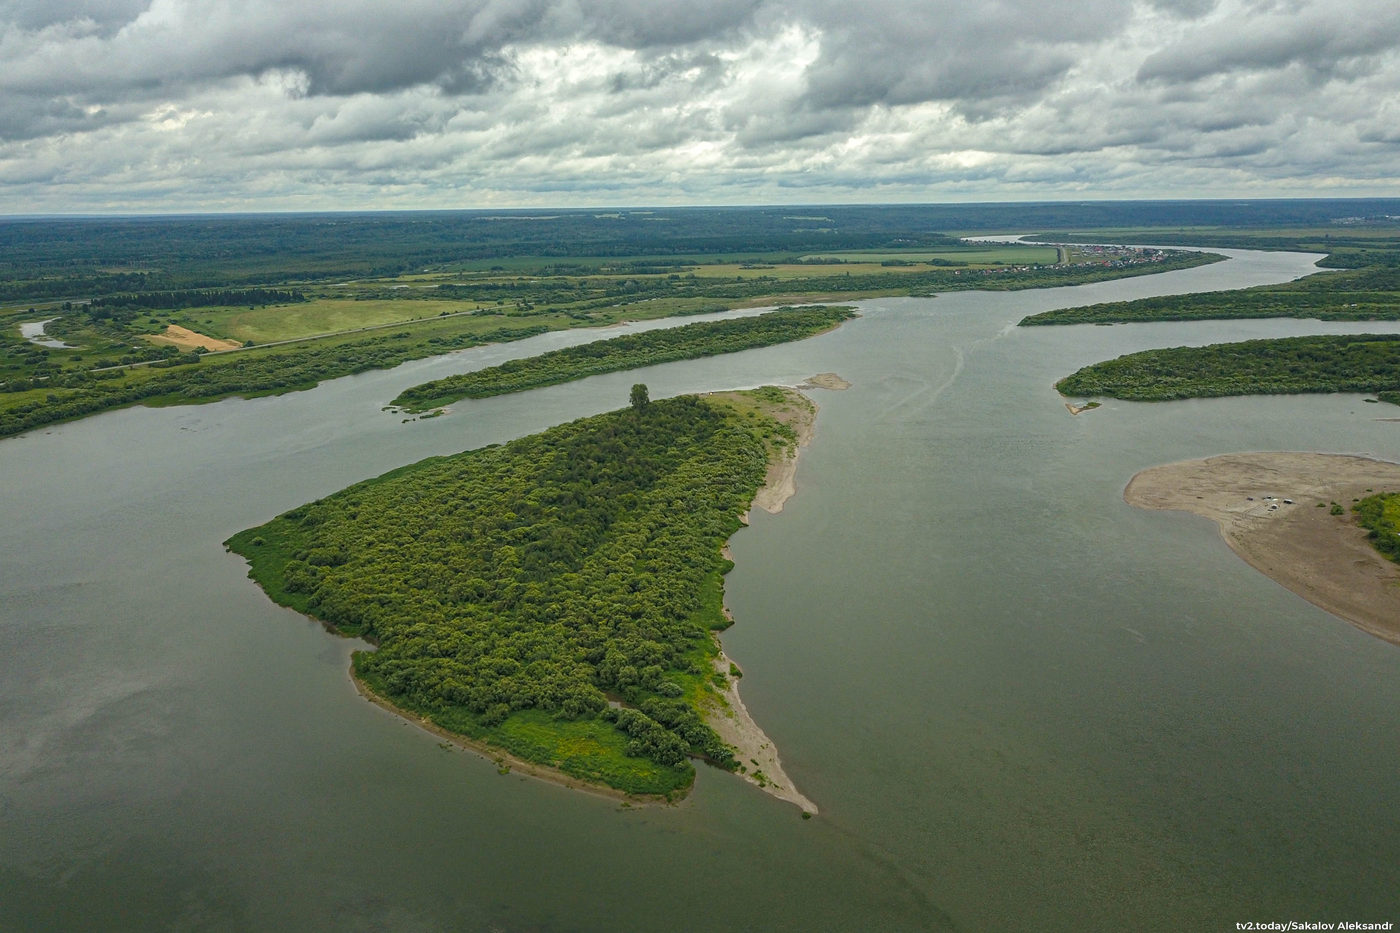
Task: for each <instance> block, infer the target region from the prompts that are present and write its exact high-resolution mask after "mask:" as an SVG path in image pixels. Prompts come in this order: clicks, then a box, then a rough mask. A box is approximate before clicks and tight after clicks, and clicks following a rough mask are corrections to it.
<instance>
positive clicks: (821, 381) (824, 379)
mask: <svg viewBox="0 0 1400 933" xmlns="http://www.w3.org/2000/svg"><path fill="white" fill-rule="evenodd" d="M850 387H851V384H850V383H849V382H847V381H846V380H844V379H842V378H841V377H840V376H838V375H836V374H835V373H817V374H816V375H815V376H812V377H810V378H809V379H808V380H807V381H806V382H804V383H802V384H801V385H799V386H797V388H798V389H799V390H801V391H804V392H805V391H806V390H807V389H830V390H831V391H833V392H841V391H843V390H845V389H849V388H850Z"/></svg>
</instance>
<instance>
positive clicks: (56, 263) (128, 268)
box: [0, 199, 1400, 300]
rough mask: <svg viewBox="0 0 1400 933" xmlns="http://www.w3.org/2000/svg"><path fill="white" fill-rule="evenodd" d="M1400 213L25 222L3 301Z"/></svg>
mask: <svg viewBox="0 0 1400 933" xmlns="http://www.w3.org/2000/svg"><path fill="white" fill-rule="evenodd" d="M1397 216H1400V200H1397V199H1388V200H1284V201H1098V202H1087V203H1073V204H1069V203H1047V204H1016V203H1006V204H946V205H882V206H820V207H811V206H804V207H752V208H737V207H725V208H657V209H650V210H634V209H625V210H550V211H545V210H539V211H443V212H434V211H422V212H389V213H372V214H257V215H201V216H169V217H111V218H102V217H75V218H52V217H44V218H11V219H7V220H0V300H44V299H54V298H63V297H67V296H72V295H87V296H93V295H111V294H116V293H118V292H140V291H156V290H170V289H201V288H224V287H230V286H237V285H269V284H276V283H286V282H295V281H323V282H324V281H333V280H336V279H341V278H353V277H357V276H370V275H376V276H378V275H396V274H398V273H401V272H403V271H405V270H408V269H413V268H420V267H422V266H424V265H427V264H431V263H435V262H452V261H461V260H464V259H473V258H475V259H490V258H498V257H499V258H508V257H518V256H535V257H560V258H566V257H608V256H627V257H638V256H656V257H666V256H718V255H723V254H735V253H754V252H767V253H791V254H804V253H808V252H812V251H820V250H837V249H908V248H911V247H933V246H940V245H947V244H948V243H950V242H951V240H950V237H949V235H950V234H962V235H966V234H977V233H981V232H990V231H1029V230H1046V229H1063V228H1076V227H1077V228H1080V229H1085V228H1098V227H1139V226H1157V227H1162V226H1179V227H1187V226H1212V227H1221V228H1231V229H1252V228H1259V227H1264V226H1272V225H1297V226H1303V225H1306V226H1326V225H1329V224H1335V225H1340V226H1339V230H1345V224H1346V223H1347V222H1348V221H1349V219H1351V218H1371V219H1375V218H1381V219H1385V218H1389V217H1397ZM1186 238H1187V239H1189V240H1191V241H1192V243H1193V244H1196V245H1202V244H1205V240H1204V239H1203V238H1201V237H1199V236H1197V235H1196V234H1191V235H1189V236H1187V237H1186ZM1205 245H1208V244H1205Z"/></svg>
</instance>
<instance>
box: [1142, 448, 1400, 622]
mask: <svg viewBox="0 0 1400 933" xmlns="http://www.w3.org/2000/svg"><path fill="white" fill-rule="evenodd" d="M1392 490H1400V464H1396V463H1390V462H1388V461H1384V460H1374V459H1370V458H1367V457H1359V456H1352V455H1346V454H1316V453H1289V452H1278V453H1270V452H1263V453H1241V454H1226V455H1223V456H1218V457H1208V458H1206V459H1203V460H1187V461H1182V462H1180V463H1172V464H1166V465H1163V466H1156V467H1150V468H1148V469H1146V470H1142V471H1141V472H1139V473H1138V474H1136V475H1135V476H1134V477H1133V478H1132V479H1131V480H1130V481H1129V482H1128V485H1127V486H1126V487H1125V488H1124V490H1123V499H1124V501H1125V502H1127V503H1128V504H1129V505H1132V506H1135V507H1137V508H1142V509H1160V510H1176V511H1184V512H1191V513H1193V514H1195V515H1200V516H1203V517H1205V518H1209V519H1211V520H1213V521H1214V522H1215V523H1216V525H1217V526H1218V528H1219V531H1220V536H1221V537H1222V538H1223V539H1224V540H1225V543H1226V544H1227V545H1228V546H1229V547H1230V550H1232V551H1234V552H1235V553H1236V554H1237V555H1239V556H1240V557H1241V558H1242V559H1243V560H1244V561H1245V562H1247V563H1248V564H1249V565H1250V566H1251V567H1253V568H1254V569H1256V570H1258V571H1259V572H1260V573H1263V574H1264V575H1265V576H1267V577H1269V578H1270V579H1272V580H1274V581H1275V582H1276V583H1278V584H1280V585H1281V586H1283V587H1285V588H1286V589H1288V590H1290V591H1291V592H1293V593H1295V594H1297V595H1298V596H1301V597H1302V598H1303V599H1306V600H1307V601H1308V602H1310V603H1312V604H1313V605H1314V606H1317V607H1318V608H1320V609H1322V610H1324V611H1326V612H1329V613H1331V614H1332V615H1334V616H1337V617H1338V618H1340V619H1342V620H1344V621H1346V622H1348V623H1350V624H1351V625H1353V626H1355V627H1356V628H1358V629H1360V630H1361V631H1363V632H1366V633H1367V634H1370V635H1373V636H1375V637H1377V638H1380V639H1382V640H1384V641H1388V642H1390V643H1392V644H1397V645H1400V565H1397V564H1395V563H1393V562H1391V561H1389V560H1387V559H1386V558H1384V557H1382V556H1381V554H1380V553H1379V552H1378V551H1377V550H1376V549H1375V548H1374V547H1372V546H1371V544H1370V542H1369V540H1368V539H1367V532H1366V530H1365V529H1363V528H1361V527H1359V526H1358V525H1357V524H1356V522H1355V519H1354V517H1353V516H1352V514H1351V504H1352V499H1359V498H1364V497H1365V496H1367V495H1370V494H1371V493H1372V492H1385V491H1392ZM1267 497H1273V498H1267ZM1289 499H1291V500H1292V502H1285V500H1289ZM1333 502H1335V503H1338V504H1340V505H1341V506H1342V508H1344V509H1345V510H1346V512H1345V514H1343V515H1333V514H1331V510H1330V508H1329V507H1328V506H1329V505H1330V504H1331V503H1333ZM1318 503H1322V504H1323V506H1324V507H1323V508H1318Z"/></svg>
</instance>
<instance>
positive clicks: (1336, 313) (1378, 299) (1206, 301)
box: [1021, 264, 1400, 327]
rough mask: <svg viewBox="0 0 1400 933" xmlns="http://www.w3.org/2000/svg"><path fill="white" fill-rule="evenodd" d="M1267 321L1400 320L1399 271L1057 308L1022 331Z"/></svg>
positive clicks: (1026, 322)
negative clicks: (1079, 326)
mask: <svg viewBox="0 0 1400 933" xmlns="http://www.w3.org/2000/svg"><path fill="white" fill-rule="evenodd" d="M1269 317H1289V318H1314V319H1316V320H1320V321H1394V320H1400V266H1396V265H1390V264H1385V265H1376V266H1371V267H1368V268H1364V269H1354V270H1347V271H1335V272H1328V273H1327V274H1324V275H1310V276H1308V277H1307V278H1304V279H1299V280H1298V281H1296V282H1289V283H1287V284H1285V285H1265V286H1260V287H1258V288H1246V289H1236V290H1234V291H1221V292H1200V293H1198V294H1193V295H1164V296H1161V297H1154V298H1139V299H1137V300H1136V301H1110V302H1105V303H1103V304H1096V305H1083V306H1080V307H1075V308H1057V309H1055V310H1053V311H1043V312H1041V313H1040V314H1032V315H1030V316H1029V317H1027V318H1024V319H1023V320H1022V321H1021V326H1023V327H1032V326H1037V325H1047V324H1139V323H1146V322H1148V321H1201V320H1223V319H1228V318H1269Z"/></svg>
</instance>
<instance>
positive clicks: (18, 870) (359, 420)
mask: <svg viewBox="0 0 1400 933" xmlns="http://www.w3.org/2000/svg"><path fill="white" fill-rule="evenodd" d="M1231 256H1232V259H1231V260H1230V261H1229V262H1226V263H1218V264H1216V265H1212V266H1206V267H1202V268H1199V269H1193V270H1187V271H1181V272H1172V273H1167V274H1163V275H1154V276H1146V277H1141V278H1135V279H1128V280H1124V281H1119V282H1110V283H1100V284H1095V285H1088V286H1082V287H1078V288H1062V289H1050V290H1038V291H1024V292H1014V293H1012V292H963V293H956V294H949V295H943V296H940V297H938V298H936V299H882V300H874V301H867V302H863V303H862V305H861V308H862V312H863V317H861V318H860V319H859V320H856V321H852V322H851V323H849V324H847V325H845V326H844V327H842V328H841V329H840V330H838V331H836V332H834V333H831V334H828V335H825V336H822V337H819V338H816V339H812V340H807V341H803V342H801V343H797V344H792V345H787V346H780V347H773V348H769V349H763V350H754V351H748V352H744V353H739V354H734V355H730V356H724V357H718V358H714V359H708V360H701V361H694V362H685V363H674V364H668V365H665V366H659V367H654V368H651V369H646V370H641V371H636V372H630V373H621V374H616V375H612V376H604V377H597V378H592V379H588V380H585V381H583V382H579V383H575V384H572V385H567V386H559V387H554V388H550V389H544V390H539V391H534V392H528V393H524V394H520V395H514V396H507V397H503V398H497V399H491V400H487V401H481V402H470V403H461V404H458V405H457V406H455V410H454V411H453V413H452V414H451V415H450V416H449V417H444V418H439V419H434V420H429V421H419V422H413V423H408V424H404V423H401V421H400V418H399V417H398V416H395V415H393V414H390V413H386V412H382V411H381V406H382V405H384V404H385V403H386V402H387V401H388V400H389V399H391V398H393V397H394V395H395V394H396V393H397V392H398V391H399V390H400V389H402V388H404V387H406V386H408V385H411V384H414V383H418V382H421V381H423V380H426V379H430V378H436V377H439V376H443V375H446V374H448V373H451V372H458V371H464V370H468V369H473V368H477V367H480V366H483V365H489V364H491V363H494V362H499V361H500V360H502V359H505V358H509V357H515V356H523V355H528V354H533V353H537V352H539V351H541V350H544V349H549V348H552V347H557V346H562V345H565V344H569V343H577V342H581V341H583V340H585V339H595V338H597V337H599V336H609V335H610V332H607V331H605V332H602V333H601V334H600V333H597V332H594V333H589V334H580V333H569V334H550V335H545V336H542V337H539V338H536V339H532V340H529V341H525V342H522V343H517V344H511V345H508V346H500V347H487V348H481V349H478V350H472V351H467V352H462V353H457V354H453V355H450V356H447V357H441V358H438V359H434V360H424V361H419V362H415V363H409V364H406V365H404V366H401V367H399V368H397V369H395V370H392V371H388V372H378V373H370V374H366V375H361V376H355V377H352V378H346V379H339V380H335V381H333V382H329V383H326V384H324V385H322V386H321V387H319V388H317V389H315V390H313V391H309V392H301V393H295V394H292V395H287V396H283V397H281V398H268V399H258V400H254V401H242V400H229V401H224V402H220V403H217V404H212V405H204V406H197V407H185V408H165V409H144V408H134V409H129V410H126V411H120V412H114V413H110V414H106V415H101V416H99V417H95V418H90V419H87V420H85V421H80V422H76V423H73V424H68V425H62V426H59V427H55V428H53V429H51V430H48V431H38V432H35V433H32V434H30V435H27V436H23V437H19V438H14V439H9V440H5V441H0V651H2V652H3V654H0V929H3V930H11V929H13V930H30V929H52V930H65V931H66V930H85V929H93V930H150V929H178V930H204V929H211V930H298V931H308V930H336V931H343V930H350V931H356V930H392V931H399V930H405V931H420V930H421V931H429V930H466V931H474V930H483V931H488V930H489V931H502V933H513V931H573V930H579V931H665V933H680V931H691V930H695V931H706V933H714V931H722V930H760V931H761V930H791V931H818V930H838V931H839V930H872V931H875V930H878V931H886V930H942V929H960V930H1066V931H1070V930H1120V929H1134V930H1149V929H1150V930H1157V929H1161V930H1169V929H1177V930H1179V929H1201V930H1234V929H1236V927H1235V924H1236V923H1243V922H1251V921H1252V922H1270V921H1273V922H1276V921H1287V920H1306V921H1319V920H1320V921H1327V922H1336V921H1346V920H1361V921H1381V920H1391V921H1400V893H1397V892H1400V740H1398V739H1400V649H1397V648H1396V646H1394V645H1390V644H1386V643H1385V642H1382V641H1380V640H1378V639H1375V638H1372V637H1370V636H1367V635H1364V634H1362V633H1361V632H1359V631H1357V630H1355V629H1353V628H1352V627H1351V626H1350V625H1347V624H1346V623H1344V622H1341V621H1339V620H1338V619H1336V618H1334V617H1332V616H1329V615H1328V614H1326V613H1324V612H1322V611H1321V610H1319V609H1316V608H1314V607H1313V606H1311V605H1309V604H1308V603H1306V602H1304V601H1303V600H1301V599H1299V598H1298V597H1296V596H1294V595H1293V594H1291V593H1289V592H1288V591H1286V590H1284V589H1283V588H1282V587H1280V586H1278V585H1276V584H1275V583H1273V582H1271V581H1270V580H1268V579H1267V578H1265V577H1263V576H1262V575H1260V574H1258V573H1257V572H1255V571H1254V570H1252V569H1251V568H1250V567H1248V566H1247V565H1246V564H1245V563H1244V562H1243V561H1241V560H1239V559H1238V558H1236V557H1235V556H1234V555H1233V554H1232V553H1231V552H1230V551H1229V550H1228V549H1227V548H1226V546H1225V544H1224V543H1223V542H1222V541H1221V539H1220V537H1219V535H1218V533H1217V531H1216V528H1215V526H1214V525H1213V524H1212V523H1210V522H1208V521H1206V520H1205V519H1201V518H1196V517H1193V516H1190V515H1186V514H1182V513H1148V512H1142V511H1137V510H1134V509H1133V508H1130V507H1129V506H1127V505H1125V504H1124V503H1123V501H1122V499H1121V493H1122V489H1123V487H1124V485H1125V484H1126V483H1127V481H1128V479H1129V478H1130V477H1131V476H1132V475H1133V474H1134V473H1135V472H1137V471H1138V470H1140V469H1142V468H1144V467H1147V466H1152V465H1154V464H1159V463H1164V462H1169V461H1175V460H1181V459H1185V458H1193V457H1203V456H1208V455H1211V454H1219V453H1225V452H1230V451H1243V450H1314V451H1338V452H1346V453H1356V454H1364V455H1369V456H1376V457H1382V458H1386V459H1393V460H1400V423H1394V422H1392V421H1389V420H1387V419H1388V418H1389V417H1390V416H1395V415H1397V414H1400V412H1397V410H1396V409H1394V408H1391V407H1389V406H1383V405H1374V404H1364V403H1363V401H1362V398H1361V397H1360V396H1356V395H1338V396H1313V397H1279V398H1246V399H1222V400H1210V401H1190V402H1175V403H1165V404H1129V403H1122V402H1112V401H1110V402H1108V403H1106V404H1105V405H1104V407H1103V408H1101V409H1099V410H1097V411H1093V412H1090V413H1086V414H1084V415H1080V416H1078V417H1072V416H1070V414H1069V413H1068V412H1067V411H1066V410H1065V407H1064V405H1063V402H1062V400H1061V399H1060V398H1059V397H1058V396H1057V395H1056V393H1055V392H1054V390H1053V389H1052V388H1051V384H1052V382H1053V381H1054V380H1055V379H1057V378H1059V377H1060V376H1063V375H1065V374H1067V373H1069V372H1072V371H1073V370H1075V369H1076V368H1078V367H1079V366H1081V365H1083V364H1085V363H1088V362H1092V361H1096V360H1100V359H1105V358H1108V357H1112V356H1116V355H1118V354H1120V353H1124V352H1127V351H1131V350H1136V349H1142V348H1146V347H1152V346H1170V345H1179V344H1188V343H1211V342H1218V341H1223V340H1234V339H1243V338H1249V337H1261V336H1282V335H1287V334H1304V333H1324V332H1368V331H1370V332H1374V331H1383V330H1395V329H1396V327H1395V326H1393V325H1381V324H1357V325H1350V324H1329V325H1322V324H1319V323H1317V322H1306V321H1248V322H1214V323H1193V324H1144V325H1131V326H1117V327H1092V326H1081V327H1069V328H1016V327H1014V326H1013V325H1014V324H1015V323H1016V322H1017V321H1018V320H1020V319H1021V318H1022V317H1023V316H1024V315H1026V314H1030V313H1034V312H1037V311H1041V310H1045V309H1048V308H1054V307H1060V306H1068V305H1078V304H1085V303H1090V302H1094V301H1104V300H1115V299H1123V298H1133V297H1140V296H1146V295H1158V294H1169V293H1176V292H1188V291H1201V290H1209V289H1220V288H1238V287H1245V286H1248V285H1255V284H1261V283H1266V282H1281V281H1287V280H1289V279H1292V278H1295V277H1297V276H1300V275H1303V274H1306V273H1308V272H1310V271H1312V262H1313V260H1314V259H1316V257H1314V256H1306V255H1302V254H1296V253H1292V254H1290V253H1256V252H1237V253H1231ZM670 323H676V322H670ZM823 371H833V372H837V373H839V374H841V375H842V376H844V377H845V378H846V379H848V380H850V381H851V382H852V383H853V388H851V389H850V390H848V391H845V392H822V391H820V390H817V391H814V393H813V394H814V396H815V397H816V398H817V400H818V401H819V403H820V404H821V414H820V416H819V418H818V422H817V437H816V440H815V441H814V442H813V444H812V446H811V447H810V448H809V449H808V450H807V451H806V452H805V453H804V454H803V458H802V463H801V466H800V468H799V470H798V493H797V495H796V496H795V497H794V498H793V499H792V500H790V501H789V503H788V505H787V508H786V510H785V511H784V512H783V513H782V514H781V515H777V516H770V515H767V514H758V515H757V516H756V517H755V519H754V522H753V525H752V526H751V527H750V528H748V529H746V530H743V531H741V532H740V533H739V534H737V535H736V536H735V538H734V540H733V550H734V555H735V559H736V560H737V567H736V569H735V570H734V572H733V573H732V574H731V575H730V576H729V578H728V601H729V604H730V606H731V608H732V609H733V611H734V614H735V616H736V618H737V620H738V621H737V624H736V625H735V626H734V627H733V628H732V629H730V630H729V632H727V633H726V634H725V636H724V643H725V648H726V650H727V651H728V652H729V653H730V654H731V655H732V656H733V657H734V658H735V659H736V660H737V661H738V662H739V664H740V665H742V667H743V668H744V671H745V673H746V676H745V677H744V680H743V693H744V696H745V699H746V701H747V703H748V706H749V708H750V710H751V711H752V712H753V714H754V717H755V718H756V719H757V720H758V722H759V723H760V725H762V726H763V727H764V729H765V730H766V731H767V732H768V734H769V735H770V736H772V737H773V738H774V740H775V742H776V743H777V745H778V747H779V748H780V749H781V752H782V755H783V759H784V762H785V764H786V767H787V770H788V773H789V774H790V775H791V776H792V778H793V780H794V781H795V782H796V783H797V785H798V787H799V788H800V789H801V790H802V791H804V792H805V793H806V794H807V795H808V796H809V797H811V798H812V799H813V800H814V801H816V802H817V804H818V805H819V806H820V808H821V814H820V815H819V816H818V817H816V818H814V819H811V820H805V821H804V820H802V819H800V818H799V811H798V810H797V809H796V808H795V807H793V806H791V805H789V804H786V803H782V802H780V801H777V800H775V799H773V798H771V797H769V796H767V795H765V794H763V793H761V792H760V791H758V790H757V789H756V788H754V787H752V786H750V785H748V784H745V783H742V782H741V781H739V780H737V779H735V778H733V777H731V776H729V775H726V774H722V773H720V772H717V771H714V770H709V769H705V768H702V769H701V773H700V775H699V778H698V780H697V782H696V786H695V790H694V792H693V794H692V795H691V796H690V798H688V799H687V800H686V801H684V802H683V803H681V804H680V805H678V806H675V807H657V806H650V807H636V808H625V807H620V806H619V804H618V802H617V801H615V800H610V799H605V798H602V797H596V796H591V795H587V794H584V793H579V792H574V791H569V790H565V789H563V788H560V787H557V786H554V785H551V784H547V783H544V782H541V781H537V780H532V779H528V778H524V777H521V776H519V775H505V776H503V775H501V774H498V773H497V770H496V767H495V766H494V765H493V764H492V763H491V762H489V761H486V760H484V759H482V758H479V757H477V756H475V755H472V754H470V753H466V752H462V751H457V750H453V749H449V748H444V747H442V746H440V745H439V741H438V740H437V739H436V738H434V737H432V736H430V735H428V734H427V733H425V732H422V731H420V730H419V729H416V728H414V727H412V726H409V725H407V724H405V723H404V722H402V721H401V720H399V719H397V718H395V717H393V716H392V715H389V714H387V713H385V712H384V711H382V710H380V709H379V708H377V707H375V706H372V705H371V704H369V703H367V702H366V701H365V700H363V699H361V698H359V697H358V696H357V695H356V694H355V691H354V689H353V688H352V686H351V683H350V680H349V678H348V676H347V666H348V664H349V656H350V652H351V651H352V650H353V649H354V648H355V647H356V644H355V643H352V642H350V641H347V640H343V639H337V638H335V637H332V636H331V635H328V634H327V633H326V632H325V631H324V630H323V629H322V628H321V626H319V625H318V624H316V623H314V622H311V621H309V620H307V619H305V618H304V617H301V616H299V615H297V614H295V613H292V612H290V611H287V610H284V609H281V608H279V607H277V606H274V605H272V604H270V603H269V602H268V600H267V599H266V597H265V596H264V595H263V593H262V591H261V590H260V589H258V587H257V586H255V585H254V584H253V583H252V582H250V581H249V580H248V579H247V578H246V575H245V574H246V566H245V565H244V563H243V561H242V560H241V559H240V558H237V557H235V556H233V555H230V554H228V553H226V552H225V551H224V549H223V547H222V545H221V542H222V541H223V540H224V539H225V538H226V537H227V536H228V535H230V534H231V533H233V532H235V531H238V530H239V529H242V528H244V527H247V526H250V525H253V524H256V523H259V522H262V521H265V520H266V519H268V518H270V517H271V516H273V515H275V514H277V513H278V512H281V511H283V510H285V509H288V508H291V507H293V506H295V505H298V504H300V503H302V502H305V501H307V500H310V499H314V498H316V497H318V496H321V495H325V494H327V493H330V492H333V491H335V490H337V489H340V488H342V487H344V486H346V485H348V484H350V483H352V482H355V481H357V480H361V479H364V478H366V477H370V476H374V475H377V474H379V473H381V472H383V471H386V470H389V469H391V468H394V467H397V466H400V465H403V464H406V463H410V462H412V461H415V460H418V459H421V458H422V457H425V456H429V455H432V454H441V453H448V452H452V451H457V450H461V449H464V448H469V447H476V446H480V445H483V444H487V443H493V442H499V441H504V440H506V439H508V438H511V437H515V436H518V435H522V434H526V433H531V432H534V431H538V430H540V429H543V428H545V427H548V426H549V425H553V424H556V423H559V422H562V421H566V420H569V419H572V418H575V417H578V416H582V415H586V414H591V413H594V412H598V411H603V410H607V409H611V408H616V407H620V406H622V405H623V404H625V403H626V399H627V393H628V387H629V386H630V385H631V384H632V383H633V382H638V381H641V382H646V383H648V384H649V386H650V388H651V393H652V396H653V397H660V396H666V395H671V394H675V393H681V392H693V391H701V390H709V389H722V388H731V387H738V386H753V385H760V384H764V383H786V384H792V383H796V382H799V381H801V380H802V379H803V378H804V377H807V376H809V375H811V374H813V373H817V372H823Z"/></svg>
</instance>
